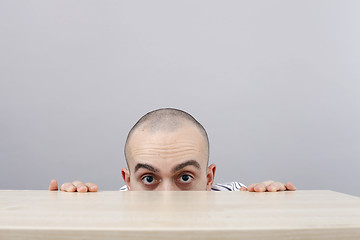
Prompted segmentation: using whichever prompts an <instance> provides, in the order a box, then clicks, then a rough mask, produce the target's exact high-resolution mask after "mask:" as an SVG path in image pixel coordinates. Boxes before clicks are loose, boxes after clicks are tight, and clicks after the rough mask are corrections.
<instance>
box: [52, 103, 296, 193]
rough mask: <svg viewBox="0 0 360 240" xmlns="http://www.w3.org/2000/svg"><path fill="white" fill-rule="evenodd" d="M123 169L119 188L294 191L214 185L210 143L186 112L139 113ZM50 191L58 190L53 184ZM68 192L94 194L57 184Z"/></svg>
mask: <svg viewBox="0 0 360 240" xmlns="http://www.w3.org/2000/svg"><path fill="white" fill-rule="evenodd" d="M124 152H125V158H126V162H127V166H128V169H126V168H123V169H122V177H123V179H124V181H125V184H126V185H125V186H124V187H122V188H121V189H120V190H146V191H147V190H156V191H159V190H160V191H161V190H163V191H174V190H182V191H185V190H186V191H188V190H197V191H201V190H207V191H211V190H213V191H247V190H248V191H251V192H265V191H271V192H275V191H284V190H292V191H293V190H296V188H295V186H294V185H292V184H291V183H287V184H282V183H280V182H275V181H266V182H262V183H255V184H251V185H249V187H248V188H246V186H245V185H243V184H242V183H239V182H233V183H230V184H215V185H213V181H214V177H215V171H216V165H215V164H211V165H210V166H209V165H208V163H209V140H208V136H207V133H206V131H205V129H204V127H203V126H202V125H201V124H200V123H199V122H198V121H197V120H196V119H195V118H193V117H192V116H191V115H190V114H188V113H186V112H184V111H181V110H178V109H172V108H163V109H158V110H155V111H152V112H149V113H147V114H146V115H144V116H143V117H142V118H140V120H139V121H138V122H137V123H136V124H135V125H134V126H133V128H132V129H131V130H130V132H129V134H128V137H127V140H126V144H125V151H124ZM49 190H58V185H57V181H56V180H52V181H51V182H50V185H49ZM60 190H62V191H67V192H75V191H77V192H88V191H89V192H96V191H97V190H98V186H97V185H96V184H94V183H82V182H80V181H74V182H72V183H64V184H62V186H61V188H60Z"/></svg>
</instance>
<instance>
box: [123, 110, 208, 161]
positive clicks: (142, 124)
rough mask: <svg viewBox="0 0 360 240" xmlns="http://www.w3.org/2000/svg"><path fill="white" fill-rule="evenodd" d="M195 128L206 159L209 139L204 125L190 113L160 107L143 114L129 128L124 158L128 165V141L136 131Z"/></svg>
mask: <svg viewBox="0 0 360 240" xmlns="http://www.w3.org/2000/svg"><path fill="white" fill-rule="evenodd" d="M185 126H186V127H192V128H194V129H196V130H197V131H198V132H199V133H200V134H201V135H202V137H203V140H204V142H205V145H206V150H207V159H208V158H209V139H208V136H207V133H206V131H205V129H204V127H203V126H202V125H201V124H200V123H199V122H198V121H197V120H196V119H195V118H194V117H193V116H191V115H190V114H188V113H186V112H184V111H182V110H178V109H173V108H162V109H158V110H154V111H152V112H149V113H147V114H145V115H144V116H143V117H141V118H140V119H139V121H137V123H136V124H135V125H134V126H133V127H132V128H131V130H130V132H129V134H128V136H127V139H126V143H125V158H126V162H127V164H128V166H129V155H130V154H129V152H128V150H129V143H130V140H131V138H132V136H133V135H134V133H136V132H147V133H150V134H156V133H172V132H175V131H180V130H181V129H182V128H184V127H185Z"/></svg>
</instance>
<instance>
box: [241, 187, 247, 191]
mask: <svg viewBox="0 0 360 240" xmlns="http://www.w3.org/2000/svg"><path fill="white" fill-rule="evenodd" d="M247 190H248V189H247V187H241V188H240V191H247Z"/></svg>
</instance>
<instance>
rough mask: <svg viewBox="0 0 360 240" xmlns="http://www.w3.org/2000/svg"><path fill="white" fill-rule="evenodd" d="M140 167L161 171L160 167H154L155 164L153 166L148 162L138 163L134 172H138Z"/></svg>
mask: <svg viewBox="0 0 360 240" xmlns="http://www.w3.org/2000/svg"><path fill="white" fill-rule="evenodd" d="M140 168H145V169H147V170H149V171H152V172H159V169H157V168H154V167H153V166H151V165H149V164H146V163H138V164H136V166H135V171H134V172H136V171H137V170H139V169H140Z"/></svg>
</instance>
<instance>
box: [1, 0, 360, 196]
mask: <svg viewBox="0 0 360 240" xmlns="http://www.w3.org/2000/svg"><path fill="white" fill-rule="evenodd" d="M359 12H360V2H359V1H341V0H339V1H313V0H311V1H287V0H284V1H209V0H206V1H205V0H202V1H165V0H164V1H106V0H105V1H92V0H82V1H63V0H62V1H47V0H41V1H40V0H38V1H28V0H24V1H16V0H15V1H14V0H0V79H1V81H0V94H1V95H0V113H1V118H0V160H1V166H0V189H47V185H48V182H49V180H50V179H52V178H57V179H58V180H59V181H60V182H64V181H71V180H75V179H81V180H84V181H93V182H96V183H98V184H99V186H100V189H102V190H116V189H118V188H119V187H121V186H122V185H123V184H124V182H123V180H122V179H121V175H120V171H121V168H122V167H125V166H126V165H125V161H124V156H123V145H124V142H125V138H126V135H127V133H128V131H129V129H130V128H131V127H132V125H133V124H134V123H135V122H136V121H137V120H138V118H140V117H141V116H142V115H143V114H145V113H146V112H148V111H151V110H154V109H156V108H160V107H176V108H180V109H183V110H185V111H188V112H189V113H191V114H193V115H194V116H195V117H196V118H197V119H198V120H199V121H200V122H201V123H202V124H203V125H204V126H205V128H206V129H207V131H208V134H209V137H210V141H211V160H210V161H211V162H212V163H216V164H217V166H218V170H217V173H216V178H215V180H216V182H227V181H235V180H237V181H241V182H243V183H245V184H250V183H253V182H259V181H263V180H268V179H275V180H279V181H292V182H293V183H294V184H295V185H296V186H297V187H298V189H332V190H335V191H339V192H344V193H349V194H354V195H357V196H360V190H359V189H360V188H359V186H358V184H359V180H360V179H359V169H360V163H359V162H360V113H359V111H360V67H359V66H360V47H359V46H360V44H359V43H360V14H359Z"/></svg>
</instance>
